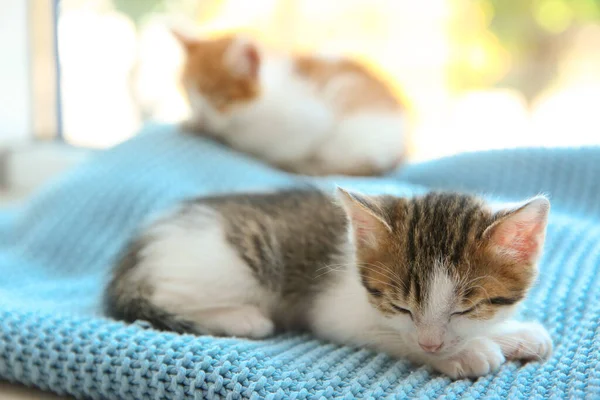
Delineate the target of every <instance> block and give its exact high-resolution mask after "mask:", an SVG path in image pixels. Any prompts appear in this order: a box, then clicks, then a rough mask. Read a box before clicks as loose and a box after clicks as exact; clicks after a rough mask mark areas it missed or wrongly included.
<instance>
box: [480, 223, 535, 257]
mask: <svg viewBox="0 0 600 400" xmlns="http://www.w3.org/2000/svg"><path fill="white" fill-rule="evenodd" d="M543 229H544V224H543V223H540V222H537V221H527V222H525V221H518V222H516V221H510V220H509V221H505V222H503V223H501V225H500V226H498V227H497V230H496V232H494V234H493V236H492V241H493V242H494V243H495V244H496V245H497V246H499V247H501V248H503V249H505V250H507V251H508V252H509V253H510V254H512V255H513V256H514V257H516V259H517V261H519V262H528V261H532V260H534V259H535V258H536V257H537V255H538V253H539V251H540V245H541V240H540V237H541V235H542V234H543Z"/></svg>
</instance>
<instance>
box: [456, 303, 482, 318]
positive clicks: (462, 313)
mask: <svg viewBox="0 0 600 400" xmlns="http://www.w3.org/2000/svg"><path fill="white" fill-rule="evenodd" d="M478 306H479V303H478V304H475V305H474V306H473V307H470V308H467V309H466V310H463V311H457V312H453V313H452V316H454V315H465V314H469V313H471V312H473V311H475V309H476V308H477V307H478Z"/></svg>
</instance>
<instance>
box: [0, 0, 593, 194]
mask: <svg viewBox="0 0 600 400" xmlns="http://www.w3.org/2000/svg"><path fill="white" fill-rule="evenodd" d="M167 24H171V25H173V24H175V25H177V24H181V26H185V27H188V28H189V27H190V26H194V27H195V29H196V30H197V31H198V32H199V34H201V35H202V36H204V37H209V38H210V37H215V36H219V35H222V34H224V33H228V32H232V31H243V32H245V33H246V34H249V35H251V36H253V37H255V38H257V39H259V40H261V41H264V42H266V43H267V44H269V45H271V46H273V47H277V48H282V49H288V50H292V51H299V52H312V51H316V52H337V53H341V54H345V55H348V56H351V57H354V58H356V59H358V60H360V61H362V62H364V63H365V64H367V65H368V66H369V67H371V68H372V69H373V70H374V71H376V72H377V73H378V74H379V75H380V76H381V77H382V79H384V80H385V81H387V82H388V83H389V85H391V86H392V87H393V88H394V90H395V91H396V93H397V94H398V95H399V96H401V97H402V98H403V99H404V101H405V102H406V103H407V104H408V105H409V106H410V110H411V113H412V117H413V121H412V122H413V131H412V153H411V154H410V159H411V160H413V161H420V160H427V159H431V158H436V157H441V156H446V155H451V154H455V153H458V152H462V151H473V150H486V149H497V148H511V147H522V146H580V145H597V144H600V118H599V117H598V114H599V110H600V0H427V1H414V0H344V1H339V0H251V1H250V0H2V2H1V3H0V54H1V55H2V62H1V63H0V86H1V87H2V90H1V91H0V156H1V155H2V153H3V152H6V151H5V150H6V149H7V148H8V149H11V146H12V143H13V142H15V140H17V139H18V141H20V142H28V143H35V146H33V147H38V148H39V147H40V143H57V142H58V143H62V144H66V146H63V148H67V149H70V150H68V151H69V152H70V154H71V155H72V154H74V153H81V151H79V150H82V149H83V150H89V149H98V148H105V147H108V146H112V145H114V144H117V143H119V142H121V141H124V140H126V139H128V138H129V137H131V136H132V135H135V133H136V132H137V131H138V129H139V128H140V127H141V125H143V124H144V123H145V122H146V121H150V120H157V121H162V122H176V121H179V120H180V119H181V118H182V117H183V116H184V115H185V113H186V105H185V103H184V101H183V98H182V93H181V89H180V88H179V87H178V79H177V75H178V70H179V67H180V65H181V62H182V53H181V50H180V48H179V46H178V44H177V43H176V42H175V40H174V39H173V37H172V35H171V33H170V32H169V30H168V29H167ZM42 139H50V140H49V141H48V140H47V141H44V140H42ZM73 149H77V150H78V151H77V152H75V151H73ZM65 151H66V150H64V149H63V150H61V155H58V156H56V155H54V156H52V157H54V160H55V162H54V163H53V164H52V163H51V165H50V164H49V166H47V167H43V168H42V170H45V171H46V170H47V171H51V170H53V168H55V165H58V164H60V163H61V162H62V160H63V159H66V158H68V157H70V156H71V155H69V156H68V157H67V156H64V154H66V153H65ZM48 157H50V156H48ZM0 158H1V157H0ZM32 160H33V161H32ZM40 163H41V161H39V156H36V157H33V158H27V157H25V158H24V159H23V160H20V161H19V162H17V164H18V165H20V166H21V167H22V166H25V167H24V168H21V169H24V170H26V171H27V173H28V174H31V171H32V170H33V169H32V168H31V165H33V164H36V165H37V164H40ZM5 164H6V162H3V161H2V160H0V172H2V168H1V167H2V165H5ZM13 164H14V163H13ZM11 165H12V164H11ZM40 165H42V164H40ZM55 169H56V170H58V169H60V168H58V167H56V168H55ZM4 170H6V168H4ZM2 179H3V178H2V174H1V173H0V185H1V184H2ZM19 179H20V180H23V179H25V178H23V177H21V178H19Z"/></svg>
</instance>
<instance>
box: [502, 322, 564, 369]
mask: <svg viewBox="0 0 600 400" xmlns="http://www.w3.org/2000/svg"><path fill="white" fill-rule="evenodd" d="M493 339H494V341H495V342H496V343H498V344H499V345H500V347H501V348H502V353H504V356H505V357H506V358H507V359H509V360H535V361H541V360H545V359H547V358H548V357H550V354H552V339H551V338H550V335H549V334H548V331H547V330H546V328H544V327H543V326H542V325H541V324H539V323H537V322H519V323H516V324H515V325H514V327H513V328H512V329H511V330H510V331H508V332H506V333H504V334H500V335H498V336H495V337H494V338H493Z"/></svg>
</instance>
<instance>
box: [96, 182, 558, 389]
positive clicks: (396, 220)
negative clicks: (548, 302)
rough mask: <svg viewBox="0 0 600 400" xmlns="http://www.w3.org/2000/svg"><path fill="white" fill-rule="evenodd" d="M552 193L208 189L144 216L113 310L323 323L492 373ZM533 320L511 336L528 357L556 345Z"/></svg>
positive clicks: (202, 320) (527, 279) (226, 323)
mask: <svg viewBox="0 0 600 400" xmlns="http://www.w3.org/2000/svg"><path fill="white" fill-rule="evenodd" d="M548 207H549V206H548V202H547V200H545V199H543V198H536V199H533V200H532V201H530V202H528V203H525V204H524V205H522V206H521V207H517V208H512V209H504V210H501V211H493V210H492V209H491V208H490V207H488V206H487V205H486V204H485V203H483V202H482V201H481V200H480V199H478V198H476V197H473V196H469V195H464V194H456V193H431V194H428V195H426V196H423V197H416V198H397V197H391V196H379V197H367V196H363V195H359V194H353V193H348V192H346V191H343V190H340V191H339V193H338V200H335V199H332V198H331V197H330V196H328V195H326V194H324V193H322V192H319V191H315V190H312V189H307V190H287V191H281V192H277V193H272V194H241V195H230V196H218V197H206V198H198V199H195V200H192V201H188V202H186V203H184V204H182V205H181V206H180V207H179V208H178V209H177V210H175V211H174V212H171V213H169V214H166V215H164V216H162V217H161V218H159V219H158V220H156V221H154V222H152V223H150V224H149V225H147V226H146V227H144V228H143V229H142V230H141V232H140V234H139V235H138V236H137V237H136V238H135V239H134V240H133V242H132V244H131V245H130V246H129V248H128V249H127V250H126V251H125V253H124V256H123V257H122V259H121V262H120V264H119V265H118V266H117V268H116V269H115V273H114V276H113V279H112V281H111V283H110V284H109V287H108V289H107V296H106V304H107V311H108V313H109V314H110V315H112V316H114V317H116V318H119V319H124V320H126V321H135V320H137V319H144V320H148V321H150V322H151V323H152V324H153V325H154V326H155V327H157V328H159V329H166V330H175V331H179V332H193V333H198V334H215V335H232V336H247V337H252V338H262V337H265V336H268V335H270V334H272V333H273V332H274V331H275V330H309V331H312V332H313V333H315V334H316V335H317V336H319V337H321V338H324V339H329V340H333V341H336V342H340V343H347V344H353V345H366V346H371V347H374V348H377V349H380V350H382V351H386V352H388V353H390V354H392V355H395V356H402V357H408V358H410V359H412V360H415V361H417V362H425V363H429V364H431V365H433V366H434V367H435V368H437V369H438V370H440V371H442V372H444V373H447V374H448V375H450V376H453V377H458V376H479V375H482V374H484V373H487V372H489V371H490V370H493V369H495V368H496V367H497V366H499V365H500V364H501V362H502V361H503V360H504V354H505V353H506V354H507V355H508V354H509V353H510V354H513V353H514V352H510V351H509V350H506V349H505V348H504V347H500V344H499V343H500V342H502V343H505V342H506V341H507V340H508V339H507V337H506V336H503V335H502V330H501V329H500V328H501V327H502V326H503V323H504V322H505V321H506V320H507V318H508V317H509V316H510V314H511V313H512V311H513V310H514V306H515V305H516V304H518V302H519V301H521V300H522V299H523V298H524V297H525V295H526V293H527V290H528V289H529V288H530V286H531V285H532V283H533V281H534V278H535V275H536V271H537V268H536V261H537V258H538V256H539V252H540V251H541V246H542V245H543V236H544V232H545V223H546V222H545V221H546V217H547V213H548V209H549V208H548ZM531 326H534V325H528V327H529V328H527V329H525V331H524V332H525V334H524V333H523V332H522V331H519V330H518V329H517V330H515V328H514V324H513V325H511V330H510V332H511V333H510V335H512V336H511V337H510V338H509V339H510V340H511V343H515V345H519V346H526V348H527V349H530V350H529V351H528V352H527V351H526V352H525V353H519V354H520V357H521V358H527V357H545V356H547V355H548V354H549V351H550V349H551V342H550V341H549V337H548V335H547V333H545V330H543V328H541V327H539V326H537V325H535V327H536V328H535V332H531V329H534V328H531ZM499 327H500V328H499ZM386 332H387V333H386ZM498 332H500V333H498ZM515 332H517V333H515ZM492 333H493V334H494V335H496V336H494V338H501V340H500V339H494V340H496V341H494V340H492V339H490V338H489V337H491V336H490V335H492ZM381 334H385V335H388V337H392V338H393V340H374V339H376V338H377V337H378V335H381ZM519 335H521V336H519ZM532 337H533V338H536V340H537V342H535V343H533V344H532V343H530V342H531V340H532V339H531V338H532ZM524 341H528V342H527V343H525V342H524ZM471 344H472V345H471ZM536 346H537V347H536ZM473 349H476V351H475V350H473ZM482 357H483V358H484V359H483V360H482V359H481V358H482Z"/></svg>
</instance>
